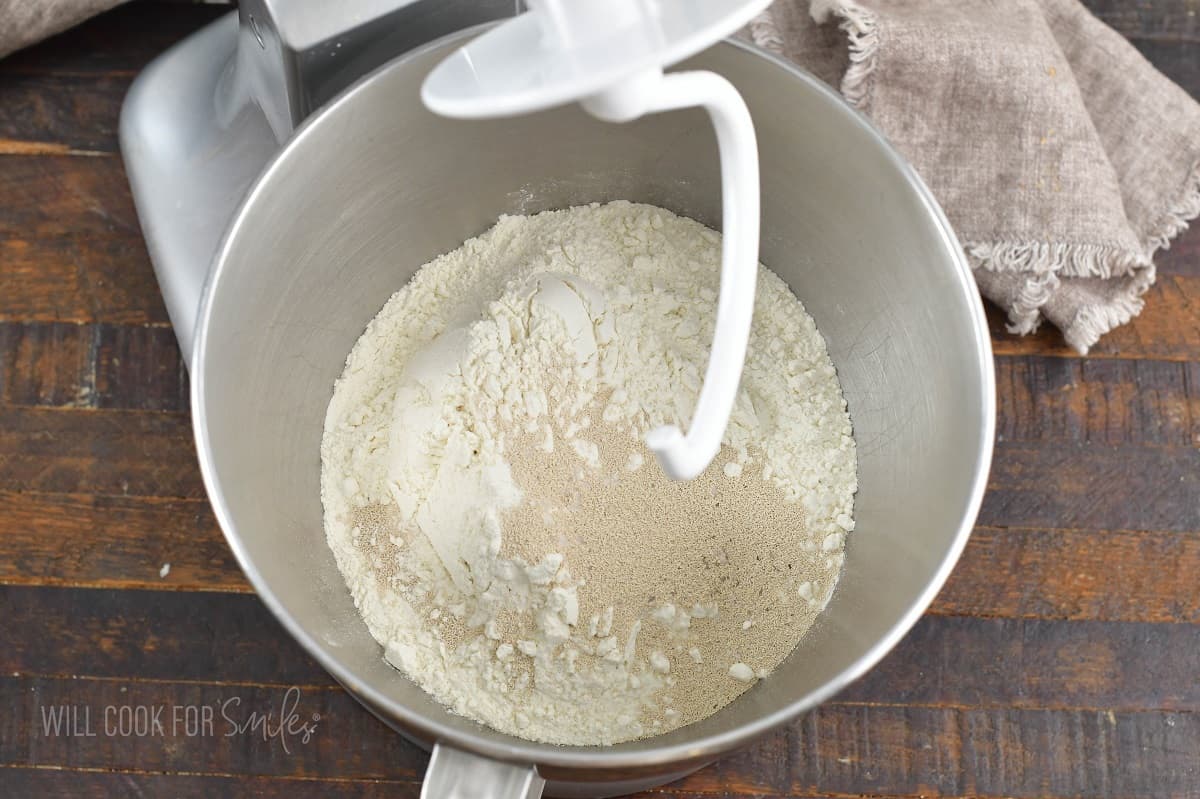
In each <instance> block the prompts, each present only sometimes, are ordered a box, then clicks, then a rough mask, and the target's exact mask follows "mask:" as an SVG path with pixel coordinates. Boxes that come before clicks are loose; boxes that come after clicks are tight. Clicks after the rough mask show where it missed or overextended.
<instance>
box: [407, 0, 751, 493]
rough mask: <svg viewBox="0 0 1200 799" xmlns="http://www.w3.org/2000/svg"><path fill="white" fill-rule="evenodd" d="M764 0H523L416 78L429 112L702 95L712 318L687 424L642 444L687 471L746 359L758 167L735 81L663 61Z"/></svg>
mask: <svg viewBox="0 0 1200 799" xmlns="http://www.w3.org/2000/svg"><path fill="white" fill-rule="evenodd" d="M769 3H770V0H749V2H732V0H529V4H530V6H531V8H532V10H531V11H530V12H529V13H526V14H522V15H520V16H518V17H516V18H514V19H512V20H510V21H508V22H505V23H503V24H501V25H499V26H498V27H496V28H493V29H492V30H490V31H488V32H487V33H485V34H483V35H482V36H480V37H478V38H476V39H474V40H472V41H471V42H470V43H469V44H467V45H466V46H464V47H462V48H460V49H459V50H457V51H455V52H454V53H453V54H452V55H451V56H450V57H449V58H447V59H446V60H445V61H443V62H442V63H441V64H439V65H438V66H437V67H436V68H435V69H434V70H433V71H432V72H431V73H430V74H429V77H428V78H426V80H425V84H424V85H423V86H422V88H421V99H422V100H423V101H424V102H425V105H426V106H428V107H429V108H430V109H431V110H432V111H434V112H435V113H439V114H443V115H445V116H450V117H459V118H465V119H478V118H485V117H503V116H513V115H516V114H526V113H531V112H533V111H540V110H544V109H547V108H552V107H554V106H558V105H563V104H565V103H569V102H579V103H580V104H581V105H582V106H583V107H584V109H586V110H587V111H588V113H590V114H592V115H593V116H595V117H597V118H599V119H603V120H606V121H609V122H629V121H632V120H634V119H637V118H638V117H640V116H643V115H644V114H649V113H657V112H661V111H672V110H676V109H680V108H689V107H693V106H701V107H703V108H704V109H705V110H706V111H708V114H709V117H710V119H711V120H712V123H713V127H714V128H715V129H716V134H717V146H718V152H719V156H720V160H721V206H722V211H721V214H722V229H723V240H722V249H721V290H720V294H719V296H718V300H717V321H716V326H715V330H714V334H713V344H712V351H711V354H710V356H709V361H708V367H707V369H706V371H705V374H704V384H703V385H702V386H701V388H700V396H699V399H698V400H697V402H696V408H695V411H694V412H693V414H692V420H691V424H690V425H689V427H688V432H687V434H686V435H685V434H684V433H683V431H681V430H680V429H679V428H678V427H676V426H674V425H669V426H665V427H659V428H656V429H654V430H651V431H650V433H649V434H648V435H647V436H646V444H647V446H649V447H650V449H651V450H652V451H653V452H654V454H655V455H656V456H657V458H658V462H659V464H660V465H661V466H662V469H663V471H664V472H665V473H666V474H667V475H668V476H669V477H671V478H672V479H675V480H691V479H692V478H694V477H696V476H697V475H699V474H700V473H701V472H703V471H704V470H705V469H706V468H707V467H708V465H709V463H711V462H712V459H713V458H714V457H716V455H717V452H718V451H719V450H720V448H721V440H722V438H723V437H724V435H725V427H726V426H727V425H728V423H729V415H730V413H731V412H732V411H733V405H734V400H735V399H736V397H737V390H738V384H739V382H740V381H741V375H742V367H743V365H744V364H745V360H746V345H747V343H748V341H749V338H750V322H751V319H752V317H753V313H754V287H755V281H756V277H757V274H758V242H759V175H758V146H757V143H756V141H755V137H754V125H753V123H752V122H751V120H750V112H749V111H748V110H747V108H746V104H745V102H744V101H743V100H742V97H741V95H740V94H738V91H737V89H735V88H734V87H733V85H732V84H731V83H729V81H727V80H725V79H724V78H723V77H721V76H720V75H717V74H715V73H713V72H705V71H692V72H674V73H669V74H664V73H663V67H665V66H669V65H671V64H674V63H676V62H678V61H680V60H682V59H684V58H686V57H688V56H690V55H693V54H695V53H697V52H699V51H700V50H703V49H705V48H706V47H708V46H710V45H712V44H715V43H716V42H718V41H719V40H721V39H722V38H724V37H725V36H728V35H730V34H732V33H733V32H735V31H736V30H737V29H738V28H740V27H742V26H743V25H745V24H746V23H747V22H749V21H750V19H751V18H752V17H753V16H754V15H755V14H757V13H758V12H759V11H761V10H762V9H763V8H765V7H766V6H767V5H769Z"/></svg>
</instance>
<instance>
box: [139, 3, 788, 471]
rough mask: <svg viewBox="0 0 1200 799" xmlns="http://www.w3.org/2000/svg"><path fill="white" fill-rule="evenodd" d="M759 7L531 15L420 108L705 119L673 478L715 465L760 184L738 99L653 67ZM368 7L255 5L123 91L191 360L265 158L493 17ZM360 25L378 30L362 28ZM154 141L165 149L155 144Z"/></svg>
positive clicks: (453, 61) (630, 6)
mask: <svg viewBox="0 0 1200 799" xmlns="http://www.w3.org/2000/svg"><path fill="white" fill-rule="evenodd" d="M433 1H434V0H430V2H433ZM769 2H770V0H741V2H731V1H730V0H531V3H530V5H531V6H532V11H531V12H530V13H526V14H521V15H519V16H517V17H515V18H513V19H511V20H509V21H508V22H505V23H504V24H502V25H499V26H497V27H495V28H494V29H492V30H490V31H488V32H487V33H485V34H483V35H482V36H480V37H479V38H478V39H476V40H474V41H472V42H471V43H470V44H468V45H466V46H464V47H462V48H461V49H459V50H458V51H457V52H455V53H454V54H453V55H452V56H451V57H450V58H448V59H446V60H445V61H444V62H442V63H441V64H439V65H438V67H437V68H436V69H434V70H433V72H432V73H431V74H430V75H429V77H428V79H427V80H426V82H425V85H424V87H423V90H422V100H423V101H424V103H425V104H426V105H427V106H428V107H429V108H430V109H431V110H433V111H435V112H437V113H440V114H444V115H446V116H450V117H459V118H464V119H478V118H488V117H504V116H512V115H516V114H525V113H532V112H536V111H541V110H544V109H547V108H551V107H554V106H557V105H562V104H564V103H568V102H573V101H578V102H580V103H581V104H582V105H583V107H584V108H585V109H586V110H587V111H588V112H589V113H591V114H592V115H593V116H595V117H597V118H599V119H603V120H606V121H609V122H629V121H632V120H635V119H637V118H639V117H641V116H643V115H644V114H647V113H657V112H664V111H672V110H677V109H682V108H688V107H691V106H701V107H704V108H705V109H706V110H707V111H708V113H709V115H710V117H711V119H712V122H713V125H714V127H715V128H716V133H717V144H718V151H719V158H720V160H721V186H722V195H723V209H724V210H723V214H722V216H723V229H724V240H723V245H722V268H721V292H720V296H719V298H718V303H717V321H716V329H715V332H714V336H713V345H712V353H711V356H710V359H709V364H708V368H707V370H706V373H705V376H704V383H703V385H702V387H701V390H700V394H699V397H698V399H697V402H696V408H695V412H694V416H693V419H692V421H691V424H690V425H689V430H688V433H687V434H686V435H685V434H684V433H683V431H681V430H680V429H679V428H678V427H676V426H674V425H667V426H664V427H660V428H657V429H655V430H652V431H650V433H649V434H648V435H647V437H646V443H647V445H648V446H649V448H650V450H651V451H652V452H654V453H655V455H656V457H657V458H658V461H659V464H660V465H661V466H662V468H663V470H664V471H665V472H666V473H667V475H668V476H670V477H672V478H673V479H677V480H690V479H692V478H694V477H696V476H698V475H699V474H700V473H701V472H703V471H704V469H705V468H707V467H708V464H709V463H710V462H711V461H712V459H713V458H714V457H715V456H716V454H717V452H718V451H719V449H720V447H721V439H722V437H723V435H724V432H725V427H726V425H727V423H728V421H729V414H730V412H731V411H732V409H733V404H734V400H735V398H736V395H737V389H738V383H739V380H740V378H741V372H742V364H743V362H744V361H745V357H746V346H747V342H748V340H749V336H750V323H751V317H752V315H753V311H754V285H755V278H756V274H757V269H758V237H759V185H758V183H759V181H758V153H757V145H756V143H755V140H754V126H753V123H752V122H751V120H750V114H749V112H748V111H747V109H746V105H745V103H744V102H743V101H742V98H741V96H740V95H739V94H738V92H737V90H736V89H735V88H734V87H733V86H732V85H731V84H730V83H729V82H728V81H727V80H725V79H724V78H722V77H720V76H719V75H716V74H714V73H712V72H705V71H692V72H686V73H675V74H664V73H663V67H665V66H670V65H671V64H674V63H676V62H678V61H680V60H682V59H684V58H686V57H688V56H690V55H693V54H695V53H696V52H699V51H700V50H703V49H705V48H706V47H709V46H710V45H712V44H714V43H715V42H717V41H720V40H721V39H722V38H724V37H725V36H727V35H730V34H732V33H734V32H735V31H736V30H737V29H738V28H740V27H741V26H743V25H745V24H746V23H747V22H749V21H750V19H751V18H752V17H753V16H754V15H755V14H757V13H758V12H759V11H761V10H762V9H763V8H765V7H766V6H767V5H768V4H769ZM363 5H364V8H363V9H361V12H362V13H358V12H359V11H360V10H359V9H357V8H356V4H355V3H345V4H343V3H336V4H329V5H328V6H327V7H319V6H316V5H314V4H312V3H310V2H308V0H303V1H301V2H275V3H272V2H269V0H251V2H248V3H244V4H243V5H242V6H241V8H240V11H239V15H240V21H241V24H240V25H239V26H238V27H237V31H236V34H234V28H233V24H234V20H233V16H232V15H230V17H228V18H226V19H224V20H220V21H218V22H217V23H215V24H213V25H212V26H210V27H209V28H208V29H206V30H205V31H202V32H201V33H199V34H197V35H196V36H194V37H192V38H191V39H189V40H188V41H186V42H184V43H183V44H182V45H179V46H178V47H176V49H175V50H173V51H172V52H171V53H169V54H168V55H166V56H164V57H162V58H160V59H159V60H158V61H156V62H155V63H154V64H153V65H151V67H150V68H149V69H147V71H146V72H145V73H143V75H142V76H141V77H140V78H139V79H138V82H137V85H136V86H135V87H134V89H133V90H132V91H131V93H130V97H129V99H128V100H127V103H126V107H125V109H124V111H123V113H122V119H121V149H122V153H123V155H124V157H125V161H126V165H127V169H128V172H129V179H130V183H131V185H132V187H133V193H134V201H135V203H136V205H137V209H138V215H139V218H140V219H141V222H142V228H143V230H144V231H145V234H146V241H147V245H148V247H149V250H150V255H151V258H152V260H153V262H154V268H155V272H156V274H157V275H158V279H159V283H160V284H161V286H162V289H163V295H164V297H165V299H166V302H167V310H168V313H169V314H170V318H171V322H172V324H173V325H174V327H175V330H176V333H177V335H178V337H179V342H180V347H181V349H182V350H183V351H184V353H185V357H187V355H186V354H187V353H188V352H189V350H190V345H191V336H192V327H193V326H194V316H195V312H196V308H195V307H194V302H193V301H192V300H191V299H188V298H191V297H196V296H199V292H200V289H201V287H202V285H201V284H202V281H203V278H204V276H205V275H206V273H207V266H208V262H209V261H210V260H211V257H212V253H213V252H214V251H215V248H216V244H217V242H218V241H219V239H220V237H221V235H222V234H223V233H224V229H225V226H226V225H227V224H228V221H229V218H230V216H231V215H232V211H233V208H234V207H235V206H236V204H237V202H238V201H240V200H241V197H242V196H243V195H244V193H245V191H246V190H247V188H248V187H249V185H250V181H251V180H252V179H253V178H254V177H256V176H257V173H258V171H259V170H261V169H262V167H263V166H264V165H265V164H266V162H267V160H268V159H269V158H270V156H271V154H272V153H273V152H274V149H275V147H277V146H278V145H279V144H281V143H283V142H284V141H285V140H286V139H287V137H288V136H289V135H290V133H291V131H292V130H293V129H294V127H295V126H296V125H297V124H298V123H299V122H300V121H301V120H302V119H303V118H304V117H305V116H306V115H307V114H309V113H311V112H312V111H313V110H314V109H315V108H316V107H318V106H319V105H320V104H321V103H322V102H324V101H325V100H328V99H330V97H331V96H332V95H333V94H335V93H336V92H337V91H338V90H340V89H341V88H343V87H344V86H345V85H346V83H347V82H349V81H350V80H352V79H353V77H354V76H355V75H356V74H358V73H359V72H363V71H367V70H369V69H371V68H372V67H374V66H377V65H378V64H379V63H381V61H382V60H386V58H387V57H389V55H390V54H395V53H397V52H399V50H397V49H396V48H398V47H403V46H404V45H408V46H410V47H411V46H413V45H415V44H418V43H419V41H418V38H419V34H420V33H424V34H427V35H428V38H435V37H436V36H437V35H438V34H439V33H445V32H449V31H450V30H455V29H456V27H467V26H469V25H470V24H472V23H473V22H478V21H486V20H489V19H494V18H496V16H497V15H498V12H499V11H500V8H499V6H498V5H496V4H494V3H487V2H482V3H478V4H471V3H469V2H467V3H446V4H445V5H444V6H440V7H438V8H431V7H428V6H429V4H428V3H427V2H426V3H423V2H411V3H402V2H400V3H398V2H396V0H391V2H387V1H386V0H385V2H373V3H372V2H367V3H364V4H363ZM366 14H372V15H374V18H373V19H372V21H370V22H367V23H365V24H362V23H361V22H360V20H362V19H363V16H364V15H366ZM416 20H423V21H424V25H423V26H422V25H421V24H420V23H419V22H418V23H417V24H414V22H415V21H416ZM356 23H357V24H356ZM348 26H354V27H348ZM410 26H411V27H410ZM405 30H407V31H409V33H408V35H407V36H406V37H404V38H401V37H400V36H398V34H397V31H405ZM330 31H333V34H332V35H330ZM343 45H348V47H343ZM164 132H174V133H175V134H176V135H174V136H171V137H168V138H166V139H164V137H163V135H162V134H163V133H164ZM273 144H274V145H275V146H274V147H273V146H272V145H273ZM198 281H199V282H198Z"/></svg>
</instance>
